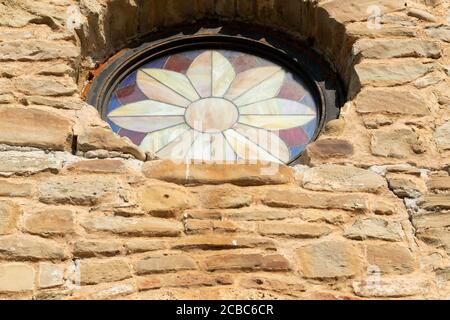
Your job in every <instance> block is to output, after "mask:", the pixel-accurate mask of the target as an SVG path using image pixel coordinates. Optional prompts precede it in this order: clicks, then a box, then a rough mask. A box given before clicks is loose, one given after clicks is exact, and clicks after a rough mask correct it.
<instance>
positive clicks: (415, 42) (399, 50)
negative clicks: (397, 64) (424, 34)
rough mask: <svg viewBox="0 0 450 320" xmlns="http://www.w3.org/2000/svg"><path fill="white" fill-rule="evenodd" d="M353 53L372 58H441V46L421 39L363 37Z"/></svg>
mask: <svg viewBox="0 0 450 320" xmlns="http://www.w3.org/2000/svg"><path fill="white" fill-rule="evenodd" d="M353 53H354V54H355V55H358V54H360V55H361V56H363V57H365V58H372V59H389V58H405V57H415V58H418V57H425V58H439V57H440V56H441V46H440V45H439V42H437V41H430V40H419V39H362V40H360V41H358V42H357V43H356V44H355V46H354V48H353Z"/></svg>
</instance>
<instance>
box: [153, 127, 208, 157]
mask: <svg viewBox="0 0 450 320" xmlns="http://www.w3.org/2000/svg"><path fill="white" fill-rule="evenodd" d="M199 134H200V133H198V132H197V131H194V130H192V129H191V130H188V131H186V132H184V133H182V134H181V135H180V136H179V137H178V138H176V139H175V140H173V141H172V142H171V143H169V144H168V145H167V146H165V147H164V148H162V149H161V150H159V151H158V152H157V153H156V155H157V156H158V157H160V158H162V159H174V160H185V159H186V155H187V154H188V152H189V150H190V149H191V147H192V144H193V143H194V141H195V140H196V138H197V136H198V135H199Z"/></svg>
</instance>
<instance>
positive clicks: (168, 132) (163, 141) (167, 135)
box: [140, 123, 190, 153]
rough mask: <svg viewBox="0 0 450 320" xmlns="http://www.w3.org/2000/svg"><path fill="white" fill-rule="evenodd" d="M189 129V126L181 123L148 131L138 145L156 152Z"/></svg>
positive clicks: (145, 149)
mask: <svg viewBox="0 0 450 320" xmlns="http://www.w3.org/2000/svg"><path fill="white" fill-rule="evenodd" d="M189 129H190V128H189V126H188V125H186V124H184V123H183V124H180V125H178V126H174V127H170V128H167V129H163V130H159V131H155V132H152V133H149V134H148V135H147V136H146V137H145V138H144V140H143V141H142V143H141V145H140V147H141V149H142V150H144V151H148V152H153V153H157V152H158V151H159V150H161V149H162V148H164V147H165V146H166V145H168V144H169V143H171V142H172V141H174V140H175V139H177V138H178V137H179V136H180V135H181V134H183V133H184V132H186V131H188V130H189Z"/></svg>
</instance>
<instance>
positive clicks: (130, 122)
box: [110, 116, 184, 133]
mask: <svg viewBox="0 0 450 320" xmlns="http://www.w3.org/2000/svg"><path fill="white" fill-rule="evenodd" d="M110 120H111V121H112V122H114V124H116V125H118V126H119V127H121V128H124V129H127V130H131V131H136V132H144V133H147V132H153V131H156V130H161V129H165V128H168V127H172V126H175V125H178V124H182V123H184V117H183V116H161V117H139V116H138V117H127V116H124V117H113V118H110Z"/></svg>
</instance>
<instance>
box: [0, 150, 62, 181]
mask: <svg viewBox="0 0 450 320" xmlns="http://www.w3.org/2000/svg"><path fill="white" fill-rule="evenodd" d="M63 161H64V156H59V154H58V155H55V154H47V153H45V152H43V151H33V152H20V151H6V152H1V153H0V174H2V175H3V176H11V175H21V176H29V175H33V174H37V173H40V172H52V173H57V172H59V171H60V170H61V168H62V164H63Z"/></svg>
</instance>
